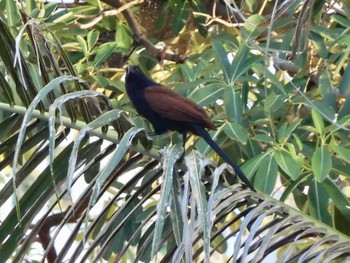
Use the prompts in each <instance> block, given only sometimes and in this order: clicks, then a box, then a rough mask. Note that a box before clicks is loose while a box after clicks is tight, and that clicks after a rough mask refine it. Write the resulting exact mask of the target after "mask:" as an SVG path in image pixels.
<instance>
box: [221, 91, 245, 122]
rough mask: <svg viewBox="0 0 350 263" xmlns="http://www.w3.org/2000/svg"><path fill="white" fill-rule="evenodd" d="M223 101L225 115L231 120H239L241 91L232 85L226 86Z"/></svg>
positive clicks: (241, 110)
mask: <svg viewBox="0 0 350 263" xmlns="http://www.w3.org/2000/svg"><path fill="white" fill-rule="evenodd" d="M224 103H225V108H226V113H227V116H229V118H230V119H231V120H233V121H236V122H240V121H241V119H242V115H243V107H244V105H243V101H242V97H241V93H240V92H238V91H235V90H234V89H233V88H232V87H226V88H225V91H224Z"/></svg>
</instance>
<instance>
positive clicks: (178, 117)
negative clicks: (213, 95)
mask: <svg viewBox="0 0 350 263" xmlns="http://www.w3.org/2000/svg"><path fill="white" fill-rule="evenodd" d="M144 92H145V98H146V101H147V102H148V104H149V105H150V107H151V109H152V110H154V111H155V112H157V113H158V114H159V115H161V116H162V117H164V118H167V119H170V120H175V121H185V122H196V123H200V124H202V125H203V126H204V127H205V128H208V129H212V130H215V129H216V126H215V125H214V123H212V122H211V121H210V119H209V117H208V115H207V114H206V113H205V111H204V110H203V109H202V108H201V107H200V106H198V105H197V104H195V103H194V102H193V101H191V100H189V99H187V98H185V97H183V96H181V95H179V94H177V93H176V92H174V91H172V90H170V89H168V88H166V87H165V86H152V87H147V88H146V89H145V91H144Z"/></svg>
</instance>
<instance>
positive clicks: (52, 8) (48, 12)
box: [44, 3, 58, 18]
mask: <svg viewBox="0 0 350 263" xmlns="http://www.w3.org/2000/svg"><path fill="white" fill-rule="evenodd" d="M57 6H58V5H57V4H56V3H48V4H46V5H45V14H44V18H48V17H50V16H51V14H52V13H53V12H54V11H55V10H56V9H57Z"/></svg>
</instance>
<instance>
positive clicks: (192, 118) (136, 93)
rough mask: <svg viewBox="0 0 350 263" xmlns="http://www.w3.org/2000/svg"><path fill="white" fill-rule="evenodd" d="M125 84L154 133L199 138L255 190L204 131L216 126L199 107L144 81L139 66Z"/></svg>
mask: <svg viewBox="0 0 350 263" xmlns="http://www.w3.org/2000/svg"><path fill="white" fill-rule="evenodd" d="M125 84H126V92H127V94H128V96H129V98H130V100H131V102H132V104H133V105H134V107H135V109H136V111H137V112H138V114H140V115H141V116H143V117H145V118H146V119H147V120H148V121H149V122H150V123H151V124H152V126H153V128H154V132H155V134H162V133H164V132H167V131H178V132H180V133H181V134H182V135H183V140H184V144H185V141H186V135H187V132H190V133H192V134H195V135H198V136H200V137H202V138H203V139H204V140H205V141H206V142H207V143H208V144H209V145H210V146H211V148H212V149H213V150H214V151H215V152H216V153H217V154H218V155H220V156H221V158H222V159H224V160H225V161H226V162H227V163H228V164H229V165H231V166H232V168H233V169H234V170H235V172H236V174H237V175H238V176H239V178H241V180H242V181H243V182H244V183H245V184H246V185H247V186H248V187H249V188H250V189H252V190H253V191H255V189H254V187H253V186H252V184H251V183H250V181H249V180H248V178H247V177H246V176H245V175H244V173H243V172H242V170H241V169H240V168H239V166H238V165H236V164H235V163H234V162H233V161H232V160H231V158H230V157H229V156H228V155H227V154H226V153H225V152H224V151H223V150H222V149H221V148H220V147H219V145H218V144H217V143H216V142H214V141H213V139H212V138H211V137H210V135H209V133H208V132H207V131H206V130H205V128H207V129H210V130H215V129H216V126H215V124H214V123H212V122H211V120H210V119H209V117H208V115H207V114H206V113H205V111H204V110H203V109H202V108H201V107H200V106H199V105H197V104H196V103H194V102H193V101H191V100H189V99H187V98H185V97H183V96H181V95H179V94H178V93H176V92H174V91H172V90H171V89H169V88H167V87H165V86H163V85H161V84H159V83H157V82H155V81H153V80H151V79H149V78H147V77H146V75H145V74H144V73H143V72H142V71H141V69H140V68H139V67H138V66H128V67H127V68H126V77H125Z"/></svg>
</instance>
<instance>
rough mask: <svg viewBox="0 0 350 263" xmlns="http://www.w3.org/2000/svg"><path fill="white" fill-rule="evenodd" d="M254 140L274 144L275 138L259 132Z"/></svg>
mask: <svg viewBox="0 0 350 263" xmlns="http://www.w3.org/2000/svg"><path fill="white" fill-rule="evenodd" d="M253 139H254V140H257V141H260V142H266V143H271V144H273V143H274V142H275V140H274V139H273V138H272V137H271V136H268V135H266V134H257V135H255V136H254V137H253Z"/></svg>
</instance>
